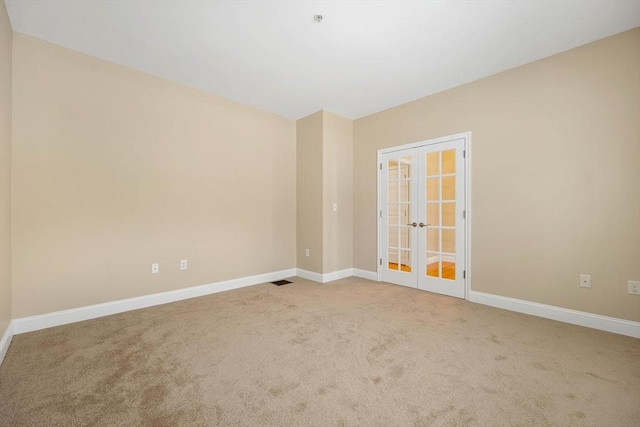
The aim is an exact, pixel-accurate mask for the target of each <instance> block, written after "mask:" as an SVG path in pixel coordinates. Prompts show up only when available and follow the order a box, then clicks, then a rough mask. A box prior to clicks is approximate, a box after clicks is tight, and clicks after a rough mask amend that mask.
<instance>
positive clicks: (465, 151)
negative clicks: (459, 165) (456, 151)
mask: <svg viewBox="0 0 640 427" xmlns="http://www.w3.org/2000/svg"><path fill="white" fill-rule="evenodd" d="M462 158H463V159H466V158H467V150H462Z"/></svg>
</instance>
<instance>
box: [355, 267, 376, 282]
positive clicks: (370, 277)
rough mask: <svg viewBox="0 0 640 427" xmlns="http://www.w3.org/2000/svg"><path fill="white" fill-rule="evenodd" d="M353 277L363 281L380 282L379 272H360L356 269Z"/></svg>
mask: <svg viewBox="0 0 640 427" xmlns="http://www.w3.org/2000/svg"><path fill="white" fill-rule="evenodd" d="M353 275H354V276H356V277H361V278H363V279H367V280H373V281H374V282H377V281H378V272H377V271H368V270H360V269H359V268H354V269H353Z"/></svg>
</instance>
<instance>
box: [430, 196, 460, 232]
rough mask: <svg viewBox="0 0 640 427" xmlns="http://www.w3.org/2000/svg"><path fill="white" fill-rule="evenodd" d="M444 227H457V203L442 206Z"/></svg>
mask: <svg viewBox="0 0 640 427" xmlns="http://www.w3.org/2000/svg"><path fill="white" fill-rule="evenodd" d="M434 225H435V224H434ZM442 225H444V226H449V227H454V226H455V225H456V202H448V203H443V204H442Z"/></svg>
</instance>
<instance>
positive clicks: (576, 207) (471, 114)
mask: <svg viewBox="0 0 640 427" xmlns="http://www.w3.org/2000/svg"><path fill="white" fill-rule="evenodd" d="M472 65H473V64H470V66H472ZM638 117H640V29H639V28H636V29H633V30H630V31H627V32H624V33H620V34H618V35H615V36H612V37H609V38H606V39H602V40H600V41H597V42H594V43H591V44H588V45H584V46H582V47H578V48H576V49H572V50H570V51H567V52H564V53H560V54H558V55H555V56H551V57H548V58H545V59H542V60H539V61H536V62H533V63H530V64H527V65H524V66H521V67H518V68H515V69H512V70H509V71H506V72H503V73H500V74H496V75H493V76H490V77H487V78H484V79H482V80H478V81H475V82H472V83H469V84H466V85H464V86H460V87H457V88H454V89H451V90H448V91H445V92H442V93H439V94H435V95H432V96H428V97H426V98H422V99H419V100H417V101H414V102H411V103H408V104H404V105H401V106H398V107H395V108H392V109H389V110H386V111H383V112H380V113H377V114H373V115H371V116H367V117H364V118H361V119H359V120H356V121H355V123H354V217H355V218H357V219H358V220H357V221H354V267H355V268H360V269H364V270H370V271H375V270H376V244H377V243H376V235H377V232H376V209H377V208H376V182H377V181H376V152H377V150H378V149H381V148H386V147H392V146H396V145H401V144H405V143H411V142H415V141H421V140H426V139H429V138H434V137H439V136H444V135H451V134H455V133H460V132H465V131H471V132H472V145H471V146H472V151H471V161H472V163H471V192H472V193H471V196H472V199H471V227H472V234H471V257H472V263H471V285H472V289H473V290H476V291H480V292H486V293H490V294H495V295H501V296H506V297H512V298H517V299H521V300H526V301H532V302H538V303H543V304H549V305H553V306H558V307H565V308H569V309H575V310H580V311H585V312H589V313H595V314H601V315H605V316H612V317H617V318H621V319H627V320H631V321H639V320H640V297H638V296H634V295H629V294H628V293H627V280H639V279H640V263H639V262H638V260H639V259H640V221H639V220H638V218H640V182H639V175H638V164H640V121H639V120H638ZM580 273H585V274H590V275H591V278H592V288H591V289H585V288H580V287H579V286H578V283H579V274H580Z"/></svg>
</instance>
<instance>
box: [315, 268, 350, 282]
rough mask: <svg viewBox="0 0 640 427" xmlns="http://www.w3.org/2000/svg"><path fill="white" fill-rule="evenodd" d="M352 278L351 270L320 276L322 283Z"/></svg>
mask: <svg viewBox="0 0 640 427" xmlns="http://www.w3.org/2000/svg"><path fill="white" fill-rule="evenodd" d="M351 276H353V268H347V269H346V270H339V271H333V272H331V273H325V274H323V275H322V283H327V282H333V281H334V280H339V279H344V278H345V277H351Z"/></svg>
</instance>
